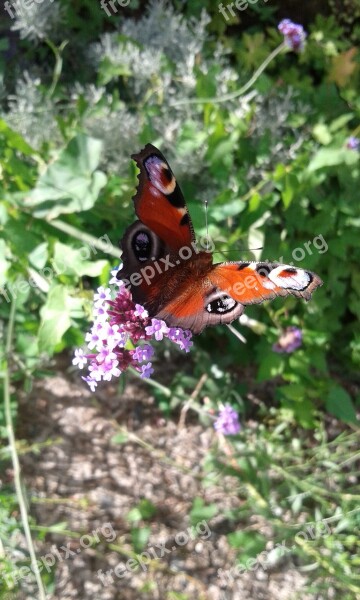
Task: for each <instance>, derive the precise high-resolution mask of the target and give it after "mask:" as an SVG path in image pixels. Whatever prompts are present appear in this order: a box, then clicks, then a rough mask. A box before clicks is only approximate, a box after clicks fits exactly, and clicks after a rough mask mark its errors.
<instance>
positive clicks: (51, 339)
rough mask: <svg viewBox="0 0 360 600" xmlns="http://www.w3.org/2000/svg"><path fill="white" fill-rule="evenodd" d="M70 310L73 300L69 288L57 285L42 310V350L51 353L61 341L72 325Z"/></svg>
mask: <svg viewBox="0 0 360 600" xmlns="http://www.w3.org/2000/svg"><path fill="white" fill-rule="evenodd" d="M70 312H71V302H70V298H69V292H68V290H67V288H65V287H64V286H62V285H56V286H55V287H53V288H52V289H51V290H50V292H49V295H48V298H47V301H46V303H45V304H44V306H43V307H42V309H41V311H40V315H41V323H40V328H39V349H40V352H48V353H51V352H52V351H53V350H54V348H55V346H56V345H57V344H58V343H59V342H60V341H61V339H62V336H63V335H64V333H65V331H67V330H68V329H69V327H70V325H71V320H70Z"/></svg>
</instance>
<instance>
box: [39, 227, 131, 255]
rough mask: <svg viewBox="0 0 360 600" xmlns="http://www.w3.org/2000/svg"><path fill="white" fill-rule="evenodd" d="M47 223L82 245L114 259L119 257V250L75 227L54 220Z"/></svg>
mask: <svg viewBox="0 0 360 600" xmlns="http://www.w3.org/2000/svg"><path fill="white" fill-rule="evenodd" d="M48 223H49V225H52V226H53V227H56V229H60V231H63V232H64V233H67V235H70V236H71V237H73V238H75V239H77V240H80V241H81V242H84V244H89V246H94V248H97V249H98V250H100V251H101V252H104V253H105V254H110V256H115V258H120V257H121V252H120V250H118V249H117V248H115V246H113V245H112V244H111V246H109V244H107V243H105V242H102V241H101V240H100V239H99V238H96V237H94V236H93V235H90V234H89V233H84V232H83V231H81V230H80V229H78V228H77V227H74V226H73V225H69V223H65V222H64V221H60V220H59V219H54V220H53V221H49V222H48Z"/></svg>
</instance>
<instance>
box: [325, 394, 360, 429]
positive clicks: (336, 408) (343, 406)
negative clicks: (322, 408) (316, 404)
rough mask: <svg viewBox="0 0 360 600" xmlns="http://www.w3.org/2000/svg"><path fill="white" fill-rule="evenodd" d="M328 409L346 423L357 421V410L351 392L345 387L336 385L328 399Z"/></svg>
mask: <svg viewBox="0 0 360 600" xmlns="http://www.w3.org/2000/svg"><path fill="white" fill-rule="evenodd" d="M326 409H327V410H328V411H329V413H331V414H332V415H334V417H337V418H338V419H341V420H342V421H344V422H345V423H357V422H358V421H357V418H356V412H355V408H354V405H353V402H352V400H351V398H350V396H349V394H348V393H347V392H346V391H345V390H344V388H342V387H340V386H339V385H335V386H334V387H332V388H331V390H330V392H329V394H328V397H327V399H326Z"/></svg>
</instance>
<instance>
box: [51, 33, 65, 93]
mask: <svg viewBox="0 0 360 600" xmlns="http://www.w3.org/2000/svg"><path fill="white" fill-rule="evenodd" d="M45 42H46V43H47V45H48V46H49V48H50V49H51V50H52V51H53V53H54V56H55V68H54V73H53V79H52V83H51V87H50V89H49V92H48V95H49V96H50V97H51V96H52V95H53V94H54V92H55V89H56V86H57V84H58V81H59V79H60V76H61V71H62V66H63V59H62V55H61V53H62V51H63V50H64V48H65V46H67V44H68V43H69V42H68V40H64V41H63V42H62V43H61V44H60V46H59V48H57V47H56V46H55V44H53V43H52V41H51V40H50V39H49V38H46V40H45Z"/></svg>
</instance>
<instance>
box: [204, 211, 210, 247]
mask: <svg viewBox="0 0 360 600" xmlns="http://www.w3.org/2000/svg"><path fill="white" fill-rule="evenodd" d="M205 228H206V250H209V225H208V201H207V200H205Z"/></svg>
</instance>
